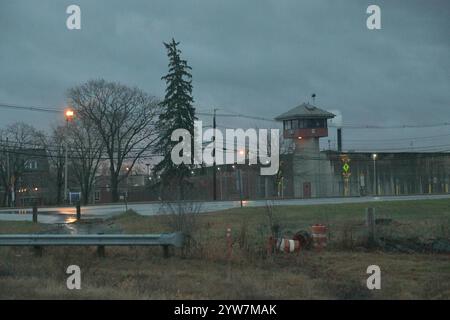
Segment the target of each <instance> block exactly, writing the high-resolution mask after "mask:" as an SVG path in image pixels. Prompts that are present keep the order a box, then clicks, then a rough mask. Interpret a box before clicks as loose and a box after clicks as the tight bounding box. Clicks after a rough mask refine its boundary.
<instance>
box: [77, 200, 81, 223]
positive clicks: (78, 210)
mask: <svg viewBox="0 0 450 320" xmlns="http://www.w3.org/2000/svg"><path fill="white" fill-rule="evenodd" d="M79 220H81V206H80V201H78V202H77V221H79Z"/></svg>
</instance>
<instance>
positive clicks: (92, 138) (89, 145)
mask: <svg viewBox="0 0 450 320" xmlns="http://www.w3.org/2000/svg"><path fill="white" fill-rule="evenodd" d="M67 133H68V134H67V146H68V151H69V154H70V158H69V159H70V163H71V172H73V174H74V176H75V180H76V181H77V183H78V185H79V186H80V190H81V199H82V202H83V204H84V205H87V204H88V203H89V199H90V195H91V194H92V190H93V187H94V183H95V175H96V173H97V170H98V167H99V165H100V161H101V159H102V158H101V157H102V154H103V149H104V144H103V141H102V139H101V138H100V137H99V136H98V135H97V134H96V132H95V128H94V127H93V126H92V123H91V121H90V120H89V119H83V118H78V119H76V120H75V121H73V122H72V123H70V126H69V128H68V132H67Z"/></svg>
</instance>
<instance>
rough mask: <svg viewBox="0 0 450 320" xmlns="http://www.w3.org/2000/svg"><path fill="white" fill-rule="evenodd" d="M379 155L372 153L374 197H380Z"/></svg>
mask: <svg viewBox="0 0 450 320" xmlns="http://www.w3.org/2000/svg"><path fill="white" fill-rule="evenodd" d="M377 157H378V155H377V154H376V153H372V159H373V192H374V195H376V196H377V195H378V181H377V165H376V161H377Z"/></svg>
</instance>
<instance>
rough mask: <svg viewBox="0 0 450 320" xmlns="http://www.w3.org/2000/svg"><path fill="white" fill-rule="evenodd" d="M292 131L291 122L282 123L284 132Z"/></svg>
mask: <svg viewBox="0 0 450 320" xmlns="http://www.w3.org/2000/svg"><path fill="white" fill-rule="evenodd" d="M291 129H292V121H291V120H287V121H285V122H284V130H291Z"/></svg>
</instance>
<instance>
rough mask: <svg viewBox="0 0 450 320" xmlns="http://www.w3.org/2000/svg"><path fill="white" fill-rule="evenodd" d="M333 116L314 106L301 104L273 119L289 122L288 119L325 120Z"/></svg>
mask: <svg viewBox="0 0 450 320" xmlns="http://www.w3.org/2000/svg"><path fill="white" fill-rule="evenodd" d="M334 117H335V115H334V114H333V113H331V112H328V111H325V110H322V109H320V108H317V107H316V106H313V105H312V104H309V103H302V104H301V105H299V106H297V107H295V108H293V109H291V110H289V111H288V112H285V113H283V114H280V115H279V116H278V117H276V118H275V120H277V121H282V120H290V119H299V118H300V119H302V118H303V119H304V118H308V119H311V118H325V119H331V118H334Z"/></svg>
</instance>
